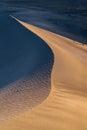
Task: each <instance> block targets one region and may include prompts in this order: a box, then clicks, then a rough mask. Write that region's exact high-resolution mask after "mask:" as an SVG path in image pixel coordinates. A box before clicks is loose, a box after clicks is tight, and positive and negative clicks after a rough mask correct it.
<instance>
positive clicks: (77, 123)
mask: <svg viewBox="0 0 87 130" xmlns="http://www.w3.org/2000/svg"><path fill="white" fill-rule="evenodd" d="M16 20H17V19H16ZM17 21H18V22H19V23H21V24H22V25H23V26H24V27H26V28H27V29H29V30H31V31H32V32H34V33H35V34H36V35H38V36H39V37H40V38H42V39H43V40H44V41H45V42H47V44H48V45H49V46H50V47H51V49H52V50H53V53H54V59H55V61H54V67H53V71H52V77H51V84H52V89H51V93H50V95H49V97H48V98H47V100H45V101H44V102H43V104H41V105H39V106H37V107H35V108H33V109H32V110H31V111H28V112H25V113H24V114H23V115H20V116H18V117H15V118H13V119H9V120H7V121H4V122H1V123H0V129H1V130H29V129H31V130H87V60H86V59H87V46H82V45H81V44H80V43H77V42H75V41H73V40H70V39H67V38H64V37H62V36H59V35H57V34H54V33H51V32H49V31H46V30H43V29H40V28H37V27H35V26H32V25H29V24H27V23H25V22H22V21H20V20H17Z"/></svg>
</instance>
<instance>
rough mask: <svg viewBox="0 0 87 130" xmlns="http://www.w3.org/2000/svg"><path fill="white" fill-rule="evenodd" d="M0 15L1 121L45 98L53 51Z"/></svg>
mask: <svg viewBox="0 0 87 130" xmlns="http://www.w3.org/2000/svg"><path fill="white" fill-rule="evenodd" d="M0 18H1V21H0V29H1V31H0V60H1V62H0V120H5V119H8V118H10V117H13V116H15V115H18V114H20V113H22V112H24V111H26V110H28V109H29V108H32V107H34V106H36V105H38V104H39V103H41V102H42V101H43V100H45V99H46V98H47V96H48V95H49V93H50V89H51V80H50V79H51V70H52V65H53V53H52V51H51V49H50V48H49V47H48V45H47V44H46V43H45V42H44V41H43V40H41V39H40V38H39V37H37V36H36V35H35V34H33V33H32V32H30V31H28V30H27V29H26V28H24V27H23V26H22V25H21V24H19V23H18V22H17V21H15V20H14V19H13V18H11V17H10V16H8V14H6V13H3V15H2V14H1V13H0ZM44 50H45V52H44Z"/></svg>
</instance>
